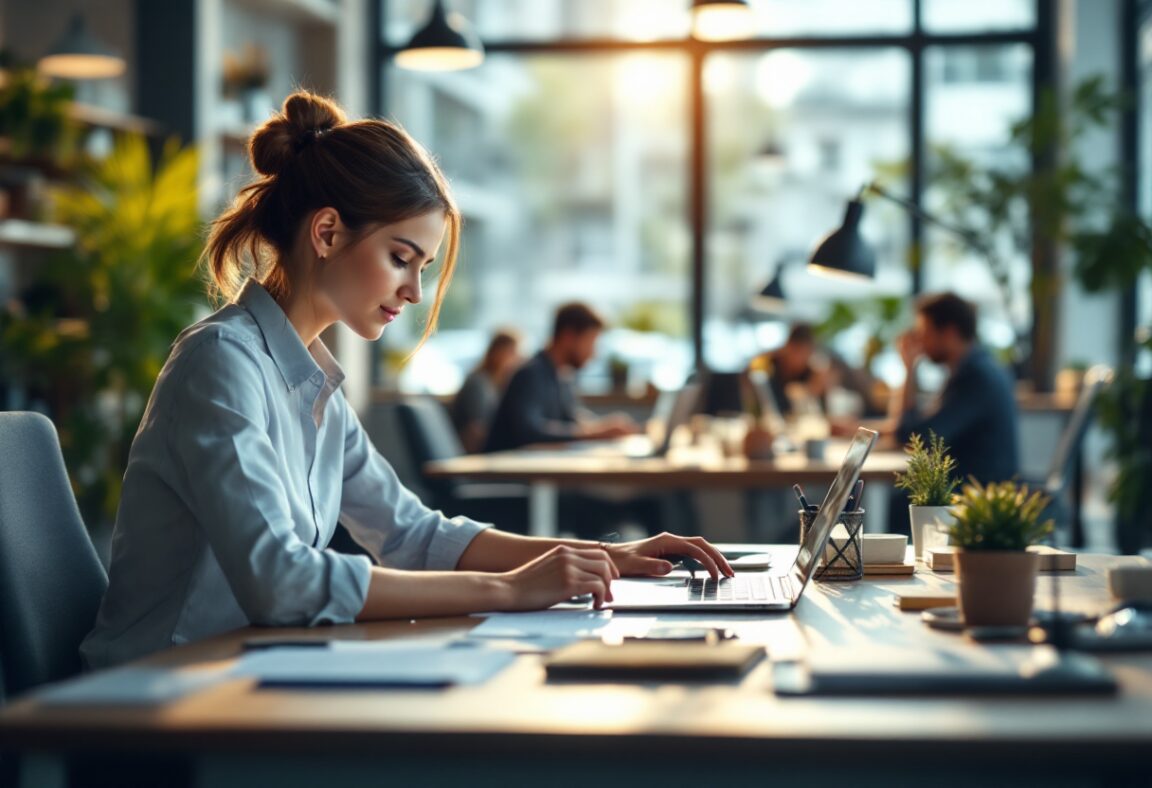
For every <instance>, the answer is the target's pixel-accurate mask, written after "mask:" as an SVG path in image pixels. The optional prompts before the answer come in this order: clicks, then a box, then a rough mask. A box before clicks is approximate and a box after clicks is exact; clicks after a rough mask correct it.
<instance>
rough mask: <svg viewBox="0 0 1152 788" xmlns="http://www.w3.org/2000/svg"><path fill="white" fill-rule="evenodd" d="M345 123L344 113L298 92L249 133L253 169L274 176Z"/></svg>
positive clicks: (310, 95) (335, 106)
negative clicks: (305, 150)
mask: <svg viewBox="0 0 1152 788" xmlns="http://www.w3.org/2000/svg"><path fill="white" fill-rule="evenodd" d="M344 122H345V118H344V111H343V110H341V109H340V107H338V106H337V105H336V104H335V103H334V102H332V101H329V100H328V99H326V98H324V97H323V96H317V95H316V94H315V93H309V92H307V91H303V90H302V91H299V92H296V93H293V94H292V95H290V96H289V97H288V98H286V99H284V106H283V107H282V108H281V109H280V111H279V112H278V113H276V114H275V115H273V116H272V117H271V118H269V119H268V120H267V121H265V122H264V125H263V126H261V127H260V128H258V129H256V131H255V132H253V133H252V139H251V140H250V141H249V143H248V145H249V150H250V151H251V155H252V166H253V167H254V168H255V169H256V172H258V173H260V174H261V175H277V174H279V173H280V171H281V170H283V169H284V167H285V166H286V165H287V164H288V162H290V161H291V160H292V159H293V157H295V156H296V154H298V153H300V151H302V150H303V149H304V148H306V147H307V146H308V145H310V144H312V143H314V142H315V141H316V140H317V139H319V138H320V137H322V136H323V135H324V134H325V133H326V132H328V131H330V130H331V129H334V128H336V127H337V126H340V125H342V124H343V123H344Z"/></svg>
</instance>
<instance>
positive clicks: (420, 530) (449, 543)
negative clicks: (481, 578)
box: [333, 394, 491, 569]
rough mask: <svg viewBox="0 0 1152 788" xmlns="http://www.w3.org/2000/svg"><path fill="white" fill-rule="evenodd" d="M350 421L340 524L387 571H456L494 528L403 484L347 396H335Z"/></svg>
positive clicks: (346, 445)
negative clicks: (443, 508) (448, 512)
mask: <svg viewBox="0 0 1152 788" xmlns="http://www.w3.org/2000/svg"><path fill="white" fill-rule="evenodd" d="M333 404H334V405H336V406H337V407H339V408H340V409H341V411H342V414H343V418H344V424H345V428H344V489H343V497H342V498H341V502H340V522H341V523H343V525H344V526H345V527H346V528H347V529H348V531H349V533H350V534H351V535H352V538H353V539H355V540H356V541H357V542H359V543H360V544H361V545H363V546H364V547H365V548H366V549H367V550H368V551H369V552H371V553H372V554H373V555H374V556H376V558H377V559H378V560H379V561H380V563H381V564H384V565H385V566H389V567H393V568H396V569H455V568H456V565H457V564H458V563H459V561H460V556H461V555H462V554H463V553H464V551H465V550H466V549H467V547H468V545H469V544H471V542H472V540H473V539H475V538H476V535H477V534H478V533H480V532H481V531H483V530H485V529H486V528H490V527H491V526H490V525H488V524H484V523H478V522H475V521H473V520H469V519H468V518H466V517H451V518H449V517H445V516H444V515H443V514H442V513H440V512H438V511H434V510H432V509H429V508H428V507H427V506H425V505H424V504H423V503H422V502H421V501H420V499H419V498H418V497H416V495H415V494H413V493H412V491H411V490H409V489H408V488H406V487H405V486H404V485H403V484H401V483H400V480H399V479H398V478H397V476H396V472H395V470H393V468H392V466H391V465H389V464H388V461H387V460H385V459H384V458H383V457H382V456H381V455H380V453H379V452H378V451H377V450H376V447H375V446H373V445H372V441H371V440H370V439H369V437H368V434H367V432H365V430H364V427H363V426H362V425H361V423H360V420H359V419H358V418H357V417H356V414H355V412H354V411H353V410H352V408H351V407H349V406H348V403H347V401H346V400H345V399H344V397H343V396H341V395H339V394H337V395H335V396H334V397H333Z"/></svg>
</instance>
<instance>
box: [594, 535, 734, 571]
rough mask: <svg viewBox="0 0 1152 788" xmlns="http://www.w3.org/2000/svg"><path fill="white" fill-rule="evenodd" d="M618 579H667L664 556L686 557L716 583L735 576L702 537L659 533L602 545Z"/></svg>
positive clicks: (720, 555)
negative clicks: (696, 563) (631, 577)
mask: <svg viewBox="0 0 1152 788" xmlns="http://www.w3.org/2000/svg"><path fill="white" fill-rule="evenodd" d="M604 548H605V549H606V550H607V551H608V555H609V556H611V558H612V562H613V563H614V564H615V565H616V569H618V570H619V573H620V574H621V575H666V574H668V573H669V572H671V571H672V562H671V561H668V560H666V559H665V558H664V556H677V557H678V556H688V557H689V558H694V559H696V560H697V561H699V562H700V563H701V564H702V565H703V566H704V568H705V569H707V570H708V574H709V575H711V576H712V579H713V580H715V579H716V578H717V577H719V576H720V575H724V576H725V577H732V576H733V575H734V574H735V572H733V571H732V567H731V566H729V565H728V561H727V560H726V559H725V558H724V556H723V554H721V552H720V551H719V550H717V549H716V548H715V546H713V545H711V544H709V543H708V541H707V540H706V539H705V538H704V537H702V536H676V535H675V534H670V533H662V534H659V535H657V536H653V537H649V538H648V539H641V540H639V541H636V542H624V543H623V544H610V545H604Z"/></svg>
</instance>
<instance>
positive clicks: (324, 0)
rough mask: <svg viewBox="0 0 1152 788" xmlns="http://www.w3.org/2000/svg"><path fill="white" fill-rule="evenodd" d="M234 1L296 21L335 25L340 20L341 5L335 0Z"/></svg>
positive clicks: (238, 4)
mask: <svg viewBox="0 0 1152 788" xmlns="http://www.w3.org/2000/svg"><path fill="white" fill-rule="evenodd" d="M232 3H233V5H235V6H237V7H242V8H250V9H252V10H254V11H267V12H271V13H274V14H276V15H277V16H278V17H281V18H287V19H291V20H293V21H296V22H305V23H311V24H320V25H330V26H335V25H336V24H337V22H339V20H340V7H339V5H338V4H337V3H335V2H333V0H232Z"/></svg>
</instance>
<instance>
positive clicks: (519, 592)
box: [504, 545, 667, 610]
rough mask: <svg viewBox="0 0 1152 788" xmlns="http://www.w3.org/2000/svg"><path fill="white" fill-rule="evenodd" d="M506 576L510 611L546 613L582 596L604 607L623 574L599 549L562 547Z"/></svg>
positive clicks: (594, 604)
mask: <svg viewBox="0 0 1152 788" xmlns="http://www.w3.org/2000/svg"><path fill="white" fill-rule="evenodd" d="M619 546H620V547H625V546H626V545H619ZM664 563H665V564H667V562H666V561H665V562H664ZM504 577H505V579H506V580H507V581H508V585H509V589H510V602H509V605H508V607H507V609H508V610H543V609H544V608H547V607H551V606H552V605H554V604H556V603H557V602H563V601H565V600H566V599H570V598H571V597H574V596H580V595H582V594H591V595H592V602H593V606H594V607H597V608H600V607H603V606H604V603H605V602H609V601H611V600H612V591H611V590H610V588H609V585H610V584H611V582H612V580H613V579H615V578H617V577H620V572H619V570H617V569H616V565H615V564H614V563H613V561H612V559H610V558H609V557H608V553H606V552H605V551H604V549H603V548H601V547H599V546H589V547H572V546H569V545H558V546H556V547H553V548H552V549H551V550H549V551H548V552H546V553H544V555H542V556H540V557H539V558H534V559H533V560H531V561H529V562H528V563H526V564H524V565H523V566H521V567H518V568H517V569H513V570H512V571H511V572H506V573H504Z"/></svg>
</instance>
